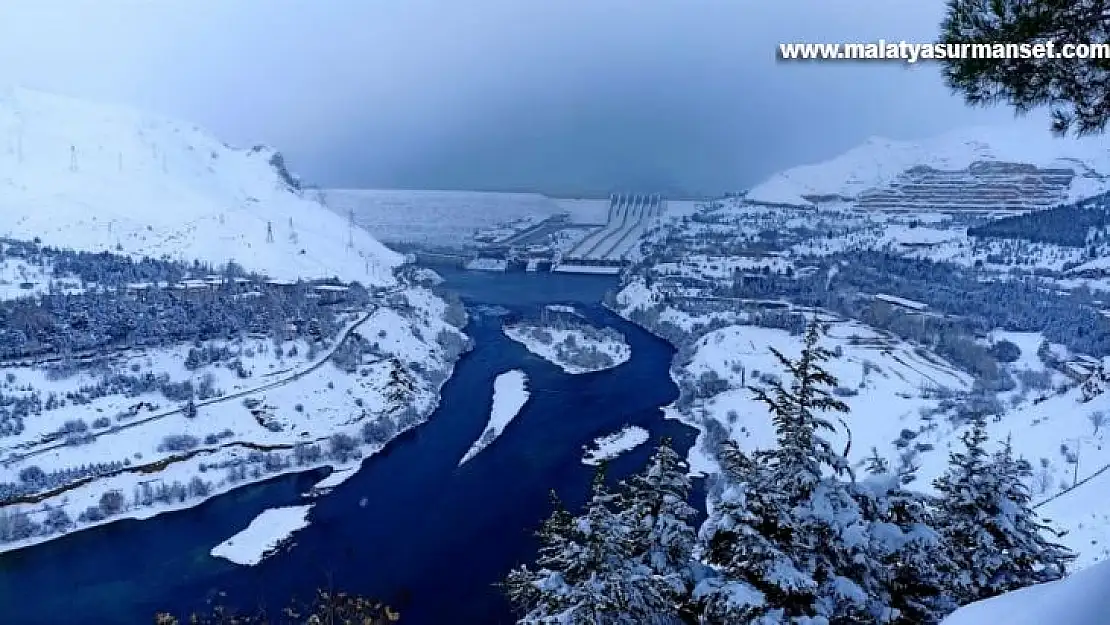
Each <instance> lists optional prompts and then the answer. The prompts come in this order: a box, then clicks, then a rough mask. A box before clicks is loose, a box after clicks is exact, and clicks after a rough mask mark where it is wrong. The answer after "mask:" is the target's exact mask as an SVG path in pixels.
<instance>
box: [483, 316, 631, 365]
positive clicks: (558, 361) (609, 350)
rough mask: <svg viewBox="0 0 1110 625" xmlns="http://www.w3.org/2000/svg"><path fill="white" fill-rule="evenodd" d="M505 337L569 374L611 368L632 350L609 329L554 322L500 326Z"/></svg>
mask: <svg viewBox="0 0 1110 625" xmlns="http://www.w3.org/2000/svg"><path fill="white" fill-rule="evenodd" d="M504 331H505V336H507V337H509V338H510V339H512V340H514V341H516V342H517V343H520V344H521V345H523V346H524V347H525V349H527V350H528V351H530V352H532V353H533V354H535V355H536V356H539V357H540V358H543V359H544V360H546V361H548V362H550V363H551V364H553V365H556V366H558V367H559V368H561V369H562V370H563V371H565V372H567V373H570V374H579V373H592V372H594V371H602V370H605V369H612V368H613V367H616V366H618V365H621V364H623V363H625V362H626V361H628V359H629V358H631V357H632V348H631V347H629V345H628V343H627V342H625V340H624V337H623V336H621V334H620V333H619V332H617V331H616V330H613V329H612V328H595V327H593V326H588V325H585V324H579V323H568V322H563V321H556V322H555V323H552V324H545V325H536V324H532V323H518V324H514V325H507V326H505V327H504Z"/></svg>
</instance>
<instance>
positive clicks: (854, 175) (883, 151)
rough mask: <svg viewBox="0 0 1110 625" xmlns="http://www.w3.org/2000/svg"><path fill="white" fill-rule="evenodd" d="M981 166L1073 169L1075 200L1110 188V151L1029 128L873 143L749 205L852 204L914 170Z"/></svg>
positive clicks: (795, 176)
mask: <svg viewBox="0 0 1110 625" xmlns="http://www.w3.org/2000/svg"><path fill="white" fill-rule="evenodd" d="M975 162H1009V163H1028V164H1032V165H1036V166H1038V167H1042V168H1070V169H1072V170H1074V171H1075V173H1076V177H1075V178H1074V179H1073V180H1072V181H1071V184H1070V187H1069V188H1068V189H1067V193H1066V196H1065V197H1064V198H1062V199H1065V200H1075V199H1080V198H1084V197H1088V196H1090V195H1094V194H1096V193H1099V192H1101V191H1104V190H1106V189H1107V188H1110V180H1107V179H1105V178H1104V177H1105V175H1106V174H1110V150H1107V148H1106V146H1105V144H1103V143H1099V142H1098V141H1095V140H1090V139H1080V140H1077V139H1057V138H1054V137H1052V136H1051V135H1049V134H1048V133H1035V132H1029V131H1028V130H1027V129H1026V128H1025V127H1024V126H1021V125H1018V124H1014V125H1008V126H998V127H994V126H986V127H974V128H967V129H961V130H956V131H952V132H948V133H945V134H943V135H940V136H937V137H934V138H932V139H926V140H922V141H895V140H892V139H885V138H881V137H872V138H870V139H868V140H867V141H866V142H864V143H863V144H862V145H860V146H858V147H855V148H853V149H851V150H849V151H847V152H845V153H843V154H841V155H840V156H837V157H835V158H833V159H831V160H828V161H825V162H822V163H816V164H809V165H802V166H799V167H794V168H791V169H787V170H786V171H783V172H780V173H778V174H775V175H774V176H772V177H771V178H769V179H768V180H766V181H764V182H763V183H761V184H759V185H756V186H755V187H754V188H752V189H751V190H750V191H749V192H748V194H747V200H749V201H752V202H758V203H765V204H786V205H797V206H802V205H809V204H810V203H811V202H809V201H808V200H806V199H805V196H827V197H832V196H836V197H839V198H842V199H844V200H847V201H851V200H853V199H855V198H857V197H858V196H859V195H860V193H862V192H863V191H866V190H868V189H874V188H877V187H883V186H886V185H888V184H890V183H892V182H893V181H894V180H895V179H896V178H897V177H898V176H899V175H900V174H902V173H903V172H905V171H906V170H908V169H910V168H911V167H914V166H921V165H923V166H929V167H933V168H935V169H940V170H960V169H964V168H966V167H968V166H969V165H971V164H972V163H975Z"/></svg>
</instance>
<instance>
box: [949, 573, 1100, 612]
mask: <svg viewBox="0 0 1110 625" xmlns="http://www.w3.org/2000/svg"><path fill="white" fill-rule="evenodd" d="M1107 588H1110V562H1101V563H1099V564H1096V565H1094V566H1091V567H1090V568H1087V569H1084V570H1082V571H1079V572H1077V573H1073V574H1072V575H1071V576H1070V577H1067V578H1065V579H1062V580H1060V581H1058V582H1049V583H1047V584H1038V585H1036V586H1030V587H1029V588H1022V589H1021V590H1015V591H1013V592H1008V593H1006V594H1004V595H1001V596H998V597H994V598H992V599H987V600H985V601H979V602H976V603H972V604H971V605H967V606H964V607H963V608H960V609H959V610H957V611H956V612H955V613H953V614H952V615H951V616H949V617H948V618H946V619H944V622H943V623H942V625H1001V624H1003V623H1004V624H1005V625H1044V624H1045V623H1052V624H1053V625H1103V624H1104V623H1106V622H1107V616H1106V615H1107V614H1110V595H1108V594H1107V593H1106V589H1107Z"/></svg>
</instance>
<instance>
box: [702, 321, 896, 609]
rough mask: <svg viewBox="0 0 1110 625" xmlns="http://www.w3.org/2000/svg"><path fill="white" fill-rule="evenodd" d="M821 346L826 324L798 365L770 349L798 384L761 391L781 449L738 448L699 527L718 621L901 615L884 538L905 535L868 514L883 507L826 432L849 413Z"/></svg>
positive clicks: (730, 453) (726, 456) (811, 333)
mask: <svg viewBox="0 0 1110 625" xmlns="http://www.w3.org/2000/svg"><path fill="white" fill-rule="evenodd" d="M819 339H820V328H819V327H818V326H817V325H816V324H813V325H811V326H810V327H809V329H808V331H807V333H806V336H805V343H804V347H803V349H802V354H801V356H800V357H799V358H798V360H796V361H791V360H790V359H788V358H786V357H785V356H783V355H782V354H781V353H779V352H777V351H774V350H772V351H773V353H774V355H775V356H776V357H777V358H778V359H779V361H780V363H781V364H782V365H783V367H784V368H786V369H787V371H788V372H789V374H790V375H791V378H792V379H791V381H790V382H789V386H786V385H785V384H783V383H773V384H771V385H770V388H769V389H767V390H764V389H753V391H754V393H755V396H756V398H757V399H758V400H760V401H762V402H763V403H764V404H766V405H767V406H768V408H769V409H770V412H771V416H772V421H773V423H774V426H775V431H776V437H777V440H778V447H777V448H775V449H770V450H762V451H757V452H755V453H754V454H752V456H751V457H750V458H749V457H747V456H745V455H744V454H742V453H740V451H739V449H737V448H736V447H735V445H734V444H732V443H726V444H725V445H724V446H723V449H722V453H721V457H722V465H723V466H724V467H725V475H724V480H725V487H724V489H723V490H722V493H721V494H720V495H719V496H718V497H717V498H716V500H715V502H714V506H713V508H714V512H713V515H711V517H710V519H709V521H707V523H706V524H705V526H703V528H702V532H701V540H702V548H703V549H704V558H705V559H706V562H707V563H708V564H710V565H712V566H714V567H716V568H717V570H718V571H719V572H720V573H721V577H720V578H718V579H707V580H705V581H703V582H702V583H700V584H699V585H698V588H697V589H696V591H695V597H696V599H697V600H698V602H699V605H700V606H701V607H702V609H703V610H704V614H705V617H706V618H707V620H708V621H709V622H712V623H718V622H720V623H735V622H745V623H746V622H754V623H802V622H824V623H837V624H839V623H890V622H895V621H896V620H897V619H898V618H899V612H898V610H897V609H896V608H895V607H894V605H893V599H892V585H893V578H892V577H891V574H890V573H889V571H888V570H887V569H888V568H889V567H888V566H887V564H886V563H885V562H884V560H891V561H894V560H895V559H896V558H897V556H896V555H891V552H893V551H896V549H895V548H894V547H893V546H892V545H896V544H897V541H894V540H890V541H886V540H885V539H886V538H889V537H890V536H891V535H901V534H902V530H901V528H900V527H898V526H897V525H894V524H892V523H889V522H887V521H885V520H882V519H881V518H871V517H879V515H875V514H872V515H870V516H869V512H871V511H872V510H874V509H880V508H883V509H885V503H883V502H882V501H881V500H880V501H876V499H878V498H875V497H872V496H870V495H868V496H867V497H863V496H862V494H863V493H864V492H865V491H863V490H861V489H860V488H858V487H857V485H855V484H854V476H853V474H852V472H851V470H850V468H849V465H848V460H847V452H848V450H847V449H845V451H844V452H843V453H842V452H838V451H837V450H836V449H835V448H834V447H833V445H832V443H831V442H829V441H828V440H827V439H826V438H825V437H824V435H825V434H826V433H828V432H835V427H834V426H833V424H832V421H830V420H829V418H828V417H827V416H826V415H827V413H829V412H832V413H837V412H839V413H845V412H848V407H847V405H845V404H844V403H843V402H841V401H839V400H837V399H835V398H834V397H833V396H832V394H831V389H832V388H835V387H836V385H837V380H836V379H835V378H834V377H833V376H832V375H831V374H829V373H828V372H827V371H825V369H824V368H823V367H822V366H821V363H822V362H824V361H826V360H828V359H829V358H830V357H831V356H832V352H830V351H829V350H826V349H824V348H822V347H820V346H819V345H818V341H819ZM841 423H842V424H843V421H842V420H841ZM845 429H846V428H845ZM846 433H847V432H846ZM844 477H846V478H848V479H849V480H853V481H845V480H844V479H842V478H844ZM861 500H862V501H861ZM861 503H863V504H864V505H861ZM880 504H882V505H880ZM880 523H881V525H880ZM876 529H883V530H886V531H887V533H888V535H887V536H885V537H884V540H880V541H878V542H876V541H875V540H873V535H872V532H873V530H876Z"/></svg>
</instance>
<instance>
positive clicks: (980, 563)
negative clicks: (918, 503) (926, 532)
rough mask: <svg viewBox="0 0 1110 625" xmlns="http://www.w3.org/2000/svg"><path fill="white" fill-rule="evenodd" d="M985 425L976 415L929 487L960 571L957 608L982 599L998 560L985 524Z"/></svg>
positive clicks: (988, 509)
mask: <svg viewBox="0 0 1110 625" xmlns="http://www.w3.org/2000/svg"><path fill="white" fill-rule="evenodd" d="M986 441H987V430H986V422H985V421H984V420H983V418H982V417H981V416H976V417H975V418H974V420H973V421H972V427H971V429H970V430H968V431H967V432H964V433H963V434H962V435H961V436H960V442H961V443H962V445H963V449H962V450H960V451H954V452H952V453H951V454H950V455H949V461H948V464H949V467H948V470H947V471H946V472H945V473H944V475H942V476H940V477H939V478H937V480H936V481H935V483H934V486H935V487H936V490H937V492H938V493H939V494H940V499H939V501H938V502H937V503H938V508H939V512H940V529H941V532H942V533H943V534H944V536H945V540H946V541H947V542H948V543H949V545H950V546H951V548H952V553H953V558H954V559H955V561H956V563H957V566H958V568H959V570H960V575H959V578H958V579H954V580H953V584H952V585H953V592H955V593H956V596H957V598H958V601H959V603H960V604H961V605H962V604H964V603H970V602H971V601H976V600H978V599H982V598H984V597H985V596H989V595H988V594H984V592H983V589H984V588H987V587H988V585H989V580H990V579H991V577H992V576H993V571H994V570H995V569H996V568H997V566H998V563H999V562H1000V560H1001V554H1000V553H998V550H997V548H996V546H995V542H994V537H993V536H992V535H991V533H990V532H989V531H988V530H987V523H988V521H989V519H990V517H991V515H993V514H994V510H993V502H992V501H991V499H992V494H991V492H990V491H991V489H992V488H993V487H994V484H993V483H992V480H991V475H990V472H989V470H990V463H989V458H988V455H987V451H986V449H985V446H984V445H985V443H986Z"/></svg>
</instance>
